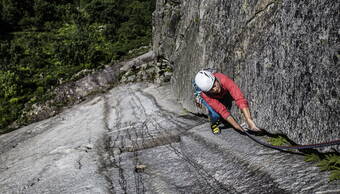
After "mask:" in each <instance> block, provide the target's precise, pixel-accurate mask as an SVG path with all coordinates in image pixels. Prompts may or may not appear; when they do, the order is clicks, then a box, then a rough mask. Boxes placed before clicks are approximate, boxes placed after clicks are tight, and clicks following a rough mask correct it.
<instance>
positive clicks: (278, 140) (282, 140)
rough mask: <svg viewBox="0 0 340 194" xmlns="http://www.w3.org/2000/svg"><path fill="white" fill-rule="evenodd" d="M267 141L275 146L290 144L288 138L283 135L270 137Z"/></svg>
mask: <svg viewBox="0 0 340 194" xmlns="http://www.w3.org/2000/svg"><path fill="white" fill-rule="evenodd" d="M267 141H268V142H269V143H271V144H272V145H275V146H283V145H287V144H288V140H287V139H286V138H285V137H282V136H277V137H271V138H268V140H267Z"/></svg>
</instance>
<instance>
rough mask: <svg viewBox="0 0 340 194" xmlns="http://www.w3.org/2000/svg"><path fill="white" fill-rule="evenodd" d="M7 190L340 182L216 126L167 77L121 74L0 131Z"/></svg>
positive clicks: (1, 186) (187, 189) (265, 189)
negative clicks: (50, 112) (100, 89)
mask: <svg viewBox="0 0 340 194" xmlns="http://www.w3.org/2000/svg"><path fill="white" fill-rule="evenodd" d="M0 144H1V145H2V146H1V147H0V191H1V193H4V194H7V193H8V194H12V193H25V194H40V193H56V194H57V193H58V194H59V193H81V194H83V193H85V194H86V193H88V194H93V193H100V194H101V193H103V194H104V193H105V194H106V193H221V194H224V193H228V194H229V193H230V194H234V193H240V194H241V193H242V194H264V193H273V194H277V193H280V194H281V193H282V194H283V193H302V194H309V193H318V194H322V193H328V194H333V193H334V194H335V193H339V192H340V180H337V181H332V182H329V180H328V176H329V172H326V171H320V169H319V168H318V167H316V166H315V164H313V163H307V162H305V161H304V160H303V156H301V155H296V154H289V153H285V152H279V151H276V150H272V149H269V148H266V147H263V146H261V145H258V144H256V143H255V142H253V141H251V140H250V139H249V138H247V136H245V135H242V134H240V133H238V132H236V131H234V130H232V129H226V128H223V129H222V133H221V134H220V135H214V134H212V133H211V131H210V126H209V124H208V123H207V120H206V119H202V118H200V117H196V116H194V115H192V114H190V113H188V112H186V111H185V110H184V109H183V108H182V107H181V106H180V104H178V103H177V100H176V98H175V97H174V96H173V92H172V91H171V90H170V85H169V84H164V85H162V86H157V85H156V84H146V83H137V84H124V85H120V86H118V87H115V88H114V89H112V90H110V91H108V92H107V93H105V94H101V95H97V96H96V97H94V98H93V99H89V100H87V101H84V102H82V103H81V104H78V105H75V106H73V107H72V108H70V109H68V110H66V111H63V112H62V113H60V114H58V115H56V116H54V117H51V118H49V119H46V120H43V121H40V122H36V123H33V124H31V125H28V126H26V127H23V128H20V129H18V130H16V131H12V132H10V133H7V134H4V135H2V136H0Z"/></svg>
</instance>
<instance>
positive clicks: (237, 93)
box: [214, 73, 249, 109]
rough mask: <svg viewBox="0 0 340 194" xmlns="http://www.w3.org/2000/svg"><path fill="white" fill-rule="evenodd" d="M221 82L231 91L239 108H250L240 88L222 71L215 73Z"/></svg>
mask: <svg viewBox="0 0 340 194" xmlns="http://www.w3.org/2000/svg"><path fill="white" fill-rule="evenodd" d="M214 75H215V76H216V77H217V78H218V79H219V80H220V82H221V84H222V87H223V88H224V89H226V90H228V91H229V93H230V95H231V96H232V97H233V99H234V100H235V103H236V105H237V107H238V108H239V109H243V108H248V107H249V106H248V101H247V100H246V99H245V98H244V95H243V93H242V92H241V90H240V88H239V87H238V86H237V85H236V84H235V82H234V81H233V80H232V79H230V78H229V77H228V76H226V75H224V74H222V73H215V74H214Z"/></svg>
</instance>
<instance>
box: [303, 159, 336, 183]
mask: <svg viewBox="0 0 340 194" xmlns="http://www.w3.org/2000/svg"><path fill="white" fill-rule="evenodd" d="M305 161H306V162H317V164H316V165H317V166H318V167H319V168H320V170H321V171H330V175H329V181H334V180H340V155H339V154H334V153H332V154H329V153H327V154H320V153H318V154H316V153H312V154H306V155H305Z"/></svg>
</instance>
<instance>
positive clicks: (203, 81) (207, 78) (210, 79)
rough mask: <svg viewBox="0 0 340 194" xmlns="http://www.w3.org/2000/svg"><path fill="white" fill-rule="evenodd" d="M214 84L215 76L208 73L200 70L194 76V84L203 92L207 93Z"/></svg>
mask: <svg viewBox="0 0 340 194" xmlns="http://www.w3.org/2000/svg"><path fill="white" fill-rule="evenodd" d="M214 82H215V76H214V75H213V74H212V73H211V72H209V71H205V70H201V71H199V72H198V73H197V74H196V77H195V83H196V85H197V86H198V87H199V88H200V89H201V90H202V91H203V92H207V91H209V90H210V89H211V88H212V87H213V85H214Z"/></svg>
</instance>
